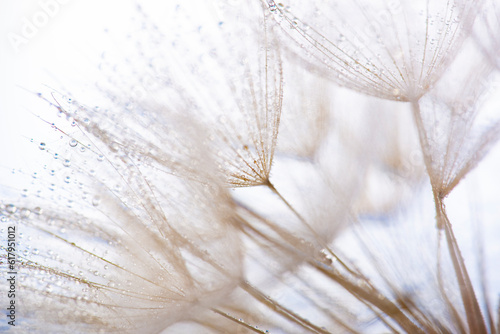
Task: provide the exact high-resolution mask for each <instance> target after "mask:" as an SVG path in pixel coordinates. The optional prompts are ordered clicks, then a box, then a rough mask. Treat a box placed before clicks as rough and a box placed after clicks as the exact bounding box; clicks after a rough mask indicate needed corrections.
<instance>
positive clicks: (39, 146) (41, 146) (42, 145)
mask: <svg viewBox="0 0 500 334" xmlns="http://www.w3.org/2000/svg"><path fill="white" fill-rule="evenodd" d="M38 148H39V149H40V150H42V151H43V150H45V143H40V145H38Z"/></svg>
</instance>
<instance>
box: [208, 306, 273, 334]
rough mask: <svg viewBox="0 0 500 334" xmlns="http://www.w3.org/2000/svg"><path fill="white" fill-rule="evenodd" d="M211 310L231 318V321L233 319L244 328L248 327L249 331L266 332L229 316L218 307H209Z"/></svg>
mask: <svg viewBox="0 0 500 334" xmlns="http://www.w3.org/2000/svg"><path fill="white" fill-rule="evenodd" d="M211 310H212V311H213V312H215V313H217V314H218V315H221V316H223V317H224V318H226V319H229V320H231V321H233V322H235V323H237V324H238V325H241V326H243V327H245V328H247V329H249V330H251V331H254V332H255V333H263V334H265V333H266V332H264V331H262V330H260V329H258V328H255V327H253V326H251V325H249V324H247V323H246V322H244V321H243V320H240V319H236V318H235V317H233V316H231V315H229V314H227V313H224V312H222V311H219V310H218V309H215V308H213V309H211Z"/></svg>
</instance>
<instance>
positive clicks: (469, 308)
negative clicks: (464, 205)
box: [434, 192, 488, 334]
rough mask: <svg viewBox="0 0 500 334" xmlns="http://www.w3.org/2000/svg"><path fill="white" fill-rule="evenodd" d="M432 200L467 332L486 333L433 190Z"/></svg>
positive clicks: (456, 243)
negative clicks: (441, 230) (452, 271)
mask: <svg viewBox="0 0 500 334" xmlns="http://www.w3.org/2000/svg"><path fill="white" fill-rule="evenodd" d="M434 201H435V204H436V214H437V220H438V225H439V226H442V227H443V228H444V231H445V235H446V242H447V245H448V251H449V253H450V257H451V260H452V263H453V269H454V270H455V276H456V278H457V281H458V286H459V288H460V295H461V297H462V303H463V305H464V308H465V313H466V316H467V323H468V325H469V332H471V333H477V334H481V333H487V332H488V331H487V329H486V324H485V322H484V318H483V315H482V313H481V308H480V307H479V303H478V301H477V298H476V295H475V293H474V287H473V286H472V282H471V280H470V277H469V274H468V272H467V267H466V266H465V262H464V259H463V257H462V254H461V252H460V248H459V246H458V242H457V240H456V239H455V235H454V233H453V228H452V226H451V223H450V221H449V219H448V216H447V215H446V209H445V206H444V204H443V202H442V198H441V197H440V196H439V194H438V193H436V192H434Z"/></svg>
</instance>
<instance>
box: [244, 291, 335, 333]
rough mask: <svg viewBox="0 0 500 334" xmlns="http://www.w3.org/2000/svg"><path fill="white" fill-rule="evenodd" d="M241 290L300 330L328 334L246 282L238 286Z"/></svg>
mask: <svg viewBox="0 0 500 334" xmlns="http://www.w3.org/2000/svg"><path fill="white" fill-rule="evenodd" d="M240 286H241V288H242V289H243V290H245V291H246V292H248V293H249V294H250V295H251V296H252V297H254V298H255V299H257V300H258V301H259V302H261V303H262V304H264V305H265V306H267V307H269V308H270V309H272V310H273V311H275V312H277V313H278V314H280V315H282V316H284V317H285V318H287V319H289V320H291V321H292V322H294V323H296V324H298V325H300V326H301V327H302V328H304V329H307V330H309V331H311V332H313V333H318V334H330V332H328V331H327V330H325V329H322V328H320V327H318V326H316V325H314V324H312V323H311V322H309V321H308V320H307V319H304V318H302V317H301V316H299V315H298V314H296V313H294V312H292V311H291V310H289V309H287V308H286V307H284V306H282V305H281V304H279V303H278V302H276V301H275V300H273V299H271V298H269V297H268V296H266V295H264V294H263V293H262V292H260V291H259V290H257V289H256V288H255V287H253V286H251V285H250V284H249V283H247V282H242V283H241V284H240Z"/></svg>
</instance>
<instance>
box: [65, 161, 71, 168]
mask: <svg viewBox="0 0 500 334" xmlns="http://www.w3.org/2000/svg"><path fill="white" fill-rule="evenodd" d="M63 165H64V167H69V166H71V161H70V160H68V159H66V160H64V162H63Z"/></svg>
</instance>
